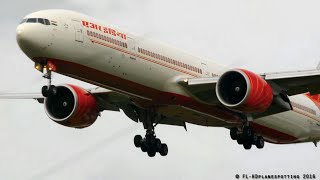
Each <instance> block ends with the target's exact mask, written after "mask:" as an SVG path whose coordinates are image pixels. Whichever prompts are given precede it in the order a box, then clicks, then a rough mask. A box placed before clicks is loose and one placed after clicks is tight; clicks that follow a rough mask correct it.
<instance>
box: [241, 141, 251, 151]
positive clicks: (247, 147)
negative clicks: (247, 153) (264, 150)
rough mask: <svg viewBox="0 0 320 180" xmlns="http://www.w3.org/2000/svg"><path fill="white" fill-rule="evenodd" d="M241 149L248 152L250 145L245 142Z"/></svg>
mask: <svg viewBox="0 0 320 180" xmlns="http://www.w3.org/2000/svg"><path fill="white" fill-rule="evenodd" d="M243 147H244V149H246V150H249V149H251V147H252V144H251V143H247V142H246V143H243Z"/></svg>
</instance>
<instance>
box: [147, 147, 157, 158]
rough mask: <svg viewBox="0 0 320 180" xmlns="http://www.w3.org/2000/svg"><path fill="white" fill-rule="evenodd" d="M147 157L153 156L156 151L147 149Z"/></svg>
mask: <svg viewBox="0 0 320 180" xmlns="http://www.w3.org/2000/svg"><path fill="white" fill-rule="evenodd" d="M147 153H148V156H149V157H154V156H155V155H156V151H155V150H153V149H149V150H148V151H147Z"/></svg>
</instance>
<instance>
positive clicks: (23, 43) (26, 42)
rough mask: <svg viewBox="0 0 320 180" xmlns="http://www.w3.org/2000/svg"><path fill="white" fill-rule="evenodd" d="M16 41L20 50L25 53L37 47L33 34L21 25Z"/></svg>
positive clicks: (17, 31)
mask: <svg viewBox="0 0 320 180" xmlns="http://www.w3.org/2000/svg"><path fill="white" fill-rule="evenodd" d="M16 39H17V42H18V45H19V46H20V48H21V49H22V50H23V51H24V52H25V51H27V50H28V49H30V48H33V47H34V45H35V42H33V41H34V40H33V39H32V34H30V31H29V32H28V30H27V27H26V26H24V25H23V24H22V25H19V26H18V27H17V29H16ZM30 50H31V49H30Z"/></svg>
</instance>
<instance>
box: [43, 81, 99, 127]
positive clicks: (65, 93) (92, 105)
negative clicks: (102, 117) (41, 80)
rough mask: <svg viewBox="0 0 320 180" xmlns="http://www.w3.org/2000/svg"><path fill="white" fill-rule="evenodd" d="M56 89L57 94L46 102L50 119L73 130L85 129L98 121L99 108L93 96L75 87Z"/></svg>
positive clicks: (63, 86)
mask: <svg viewBox="0 0 320 180" xmlns="http://www.w3.org/2000/svg"><path fill="white" fill-rule="evenodd" d="M56 88H57V94H56V95H54V96H49V97H47V98H46V99H45V101H44V107H45V111H46V113H47V115H48V116H49V118H50V119H52V120H53V121H54V122H56V123H58V124H61V125H64V126H67V127H73V128H85V127H88V126H90V125H92V124H93V123H94V122H95V121H96V119H97V117H98V115H99V108H98V106H97V103H96V100H95V98H94V97H93V96H92V95H91V94H89V93H88V92H87V91H86V90H84V89H82V88H80V87H77V86H74V85H61V86H57V87H56Z"/></svg>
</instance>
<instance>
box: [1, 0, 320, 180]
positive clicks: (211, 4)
mask: <svg viewBox="0 0 320 180" xmlns="http://www.w3.org/2000/svg"><path fill="white" fill-rule="evenodd" d="M319 6H320V2H319V1H316V0H314V1H312V0H309V1H297V0H282V1H279V0H265V1H254V0H246V1H245V0H241V1H239V0H224V1H219V0H210V1H205V0H203V1H200V0H198V1H196V0H187V1H170V0H162V1H156V0H105V1H97V0H90V1H85V0H68V1H63V0H58V1H36V0H28V1H17V0H11V1H8V2H6V3H5V5H2V6H1V9H0V15H1V20H2V21H1V22H2V25H1V28H0V39H1V42H0V49H1V54H2V58H1V60H0V67H1V71H0V73H1V76H0V82H1V87H0V92H6V91H11V92H25V91H39V89H40V88H41V86H42V85H43V84H44V83H45V81H44V80H43V79H42V78H41V74H40V73H39V72H37V71H36V70H34V69H33V64H32V62H31V61H30V60H28V59H27V57H26V56H25V55H24V54H23V53H22V51H20V49H19V47H18V45H17V43H16V40H15V28H16V26H17V24H18V23H19V22H20V20H21V19H22V18H23V17H24V16H25V15H26V14H28V13H31V12H33V11H37V10H41V9H49V8H63V9H70V10H75V11H79V12H82V13H85V14H88V15H90V16H93V17H96V18H98V19H102V20H105V22H106V23H111V24H115V25H117V26H118V27H122V28H125V29H127V30H129V31H133V32H137V33H139V34H141V35H143V36H146V37H149V38H152V39H156V40H159V41H163V42H165V43H168V44H171V45H173V46H175V47H178V48H181V49H184V50H186V51H188V52H190V53H192V54H195V55H200V56H204V57H208V58H209V59H212V60H213V61H215V62H217V63H222V64H226V65H228V66H232V67H238V66H242V67H245V68H248V69H250V70H253V71H255V72H273V71H286V70H297V69H299V70H302V69H310V68H313V67H315V66H316V65H317V63H318V62H319V61H320V21H319V17H320V11H319ZM65 82H73V83H75V84H78V85H83V86H85V87H87V86H88V85H87V84H83V83H80V82H79V81H74V80H71V79H69V78H64V77H61V76H59V75H55V79H54V83H56V84H59V83H65ZM0 113H1V120H0V142H1V150H0V159H1V161H0V169H1V170H0V179H97V180H100V179H146V178H150V177H152V178H153V179H159V180H160V179H183V180H185V179H217V178H219V179H234V175H235V174H236V173H239V174H241V173H248V174H250V173H261V174H270V173H271V174H296V173H298V174H302V173H317V175H318V178H319V176H320V172H319V167H320V161H319V159H320V150H319V148H315V147H314V146H313V144H311V143H308V144H294V145H273V144H266V147H265V148H264V149H262V150H257V149H256V148H253V149H252V150H251V151H246V150H244V149H243V147H241V146H239V145H238V144H237V143H236V142H234V141H232V140H231V139H230V137H229V132H228V131H227V130H226V129H223V128H207V127H200V126H194V125H188V132H185V130H184V129H183V128H179V127H170V126H159V127H158V128H157V135H158V136H159V137H160V138H161V139H162V140H163V141H164V142H166V143H167V144H168V146H169V155H168V156H167V157H160V156H158V155H157V156H156V157H155V158H149V157H148V156H147V154H146V153H142V152H141V150H139V149H137V148H135V147H134V145H133V137H134V135H136V134H141V135H144V133H145V131H144V130H143V127H142V125H141V124H135V123H133V122H132V121H131V120H129V119H128V118H127V117H126V116H125V115H124V114H122V113H111V112H104V113H102V117H101V118H99V119H98V120H97V122H96V123H95V124H94V125H92V126H91V127H89V128H87V129H82V130H76V129H70V128H65V127H62V126H59V125H58V124H55V123H54V122H52V121H51V120H49V118H48V117H47V116H46V115H45V112H44V110H43V107H42V106H41V105H40V104H38V103H37V102H36V101H33V100H2V101H1V102H0Z"/></svg>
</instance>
